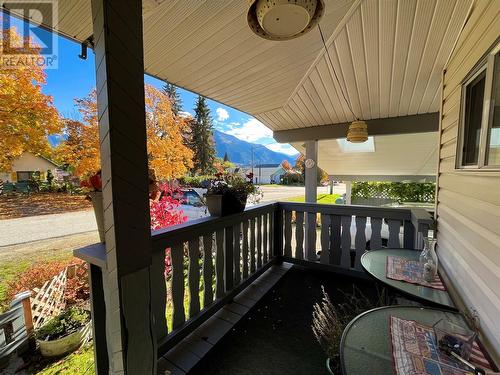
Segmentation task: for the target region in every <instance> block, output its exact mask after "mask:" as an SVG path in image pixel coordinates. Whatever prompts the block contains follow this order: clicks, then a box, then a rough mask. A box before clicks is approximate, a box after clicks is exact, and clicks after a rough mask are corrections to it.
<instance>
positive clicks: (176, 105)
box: [163, 82, 182, 116]
mask: <svg viewBox="0 0 500 375" xmlns="http://www.w3.org/2000/svg"><path fill="white" fill-rule="evenodd" d="M163 92H164V93H165V94H166V95H167V96H168V98H169V99H170V103H171V104H170V106H171V108H172V112H173V114H174V115H175V116H177V115H178V114H179V112H180V111H182V99H181V97H180V95H179V93H178V92H177V86H175V85H173V84H171V83H168V82H167V83H166V84H165V86H163Z"/></svg>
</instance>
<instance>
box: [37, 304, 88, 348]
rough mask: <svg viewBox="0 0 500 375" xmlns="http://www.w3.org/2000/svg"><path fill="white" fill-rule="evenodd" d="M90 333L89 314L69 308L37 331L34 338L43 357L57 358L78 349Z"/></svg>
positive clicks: (85, 311)
mask: <svg viewBox="0 0 500 375" xmlns="http://www.w3.org/2000/svg"><path fill="white" fill-rule="evenodd" d="M90 333H91V319H90V312H89V311H88V310H85V309H82V308H80V307H71V308H69V309H67V310H65V311H64V312H62V313H61V314H59V315H57V316H56V317H54V318H52V319H50V320H49V321H47V323H45V324H44V325H43V326H41V327H40V328H39V329H37V330H36V331H35V338H36V342H37V344H38V346H39V348H40V353H41V354H42V355H43V356H44V357H58V356H62V355H65V354H68V353H71V352H73V351H74V350H76V349H77V348H79V347H80V346H81V345H82V344H83V343H84V342H85V340H87V338H88V336H89V335H90Z"/></svg>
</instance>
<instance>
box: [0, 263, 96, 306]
mask: <svg viewBox="0 0 500 375" xmlns="http://www.w3.org/2000/svg"><path fill="white" fill-rule="evenodd" d="M75 263H77V264H81V263H83V262H82V261H81V260H77V259H70V260H66V261H50V262H43V263H36V264H34V265H32V266H30V267H29V268H28V269H27V270H26V271H24V272H23V273H21V274H20V275H19V277H17V279H15V280H13V281H12V282H10V283H9V284H8V286H7V292H6V301H9V302H10V301H12V300H13V299H14V297H15V295H16V294H18V293H21V292H24V291H32V290H33V289H35V288H41V287H42V286H43V284H45V283H46V282H47V281H49V280H51V279H52V278H53V277H55V276H57V275H58V274H60V273H61V272H62V271H63V270H64V269H65V268H66V267H67V266H69V265H70V264H75ZM89 297H90V291H89V286H88V282H87V277H86V275H83V276H82V275H80V276H78V275H75V277H74V278H71V279H67V282H66V288H65V290H64V299H65V301H66V303H67V304H69V305H73V304H78V303H81V302H84V301H86V300H88V299H89Z"/></svg>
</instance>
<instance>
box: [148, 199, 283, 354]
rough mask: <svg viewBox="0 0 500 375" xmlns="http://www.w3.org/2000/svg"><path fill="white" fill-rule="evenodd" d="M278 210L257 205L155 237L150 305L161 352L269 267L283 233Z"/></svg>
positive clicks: (165, 230) (182, 225) (205, 219)
mask: <svg viewBox="0 0 500 375" xmlns="http://www.w3.org/2000/svg"><path fill="white" fill-rule="evenodd" d="M277 207H278V204H277V203H273V204H267V205H263V206H256V207H252V208H250V209H248V210H246V211H245V212H243V213H241V214H236V215H232V216H228V217H223V218H203V219H199V220H196V221H190V222H187V223H184V224H181V225H177V226H174V227H170V228H166V229H163V230H159V231H156V232H154V233H153V235H152V241H153V264H152V267H151V285H154V287H155V290H154V295H153V296H152V303H153V310H154V316H155V329H156V335H157V337H158V338H159V350H160V353H162V352H166V351H167V350H168V349H169V348H170V347H172V346H173V345H174V344H175V343H177V342H178V341H180V340H181V339H182V338H183V337H185V336H186V335H187V334H188V333H189V332H191V331H192V330H193V329H194V328H196V327H197V326H199V325H200V324H201V323H203V321H205V320H206V319H207V318H208V317H210V316H211V315H213V313H214V312H216V311H217V310H218V309H219V308H220V307H222V306H223V305H224V304H225V303H226V302H228V301H229V300H230V299H231V298H232V297H234V296H235V295H236V294H237V293H239V292H240V291H241V290H243V289H244V287H245V286H246V285H248V284H249V283H250V282H251V281H253V280H254V279H255V278H256V277H257V276H258V275H260V274H261V273H262V272H263V271H264V270H265V269H267V268H268V267H269V265H270V264H271V263H272V261H273V260H274V259H275V255H276V254H275V253H274V249H275V248H276V247H275V245H274V241H276V240H277V238H276V233H280V230H279V228H278V225H277V222H276V220H277V217H276V212H277ZM278 235H279V234H278ZM168 288H170V290H168ZM200 290H202V292H201V293H200ZM185 305H186V306H185ZM169 326H170V328H171V329H172V330H171V331H170V332H169Z"/></svg>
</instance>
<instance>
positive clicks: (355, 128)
mask: <svg viewBox="0 0 500 375" xmlns="http://www.w3.org/2000/svg"><path fill="white" fill-rule="evenodd" d="M367 140H368V125H367V124H366V122H365V121H362V120H356V121H353V122H351V124H350V125H349V130H348V131H347V141H348V142H352V143H363V142H366V141H367Z"/></svg>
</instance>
